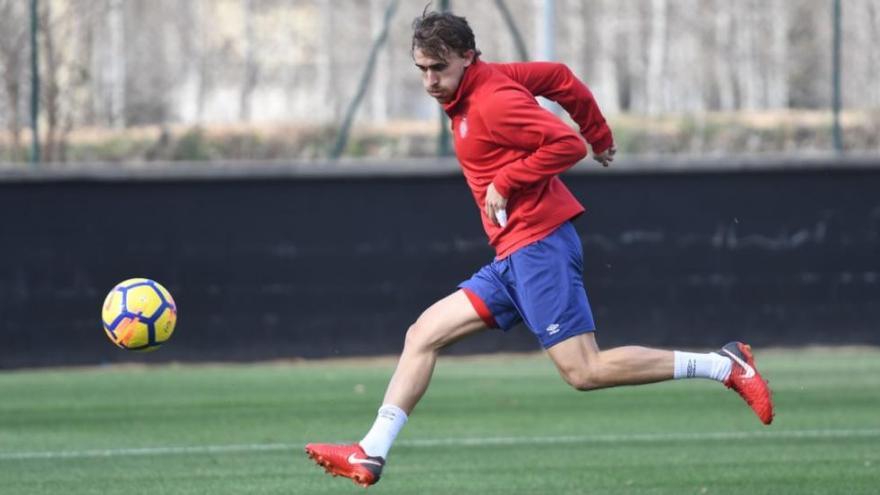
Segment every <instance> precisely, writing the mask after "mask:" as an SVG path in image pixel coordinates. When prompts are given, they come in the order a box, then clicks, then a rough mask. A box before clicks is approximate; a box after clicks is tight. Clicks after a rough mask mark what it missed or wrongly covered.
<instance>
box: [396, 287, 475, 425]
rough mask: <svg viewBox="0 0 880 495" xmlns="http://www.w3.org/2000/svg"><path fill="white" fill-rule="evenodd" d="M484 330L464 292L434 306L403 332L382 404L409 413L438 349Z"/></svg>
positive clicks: (432, 368) (422, 392)
mask: <svg viewBox="0 0 880 495" xmlns="http://www.w3.org/2000/svg"><path fill="white" fill-rule="evenodd" d="M485 329H486V325H485V324H484V323H483V320H482V319H480V316H479V315H478V314H477V311H476V310H475V309H474V307H473V306H472V305H471V302H470V301H469V300H468V298H467V296H465V294H464V292H462V291H460V290H459V291H456V292H455V293H453V294H451V295H449V296H447V297H445V298H443V299H441V300H440V301H437V302H436V303H434V304H433V305H432V306H431V307H430V308H428V309H427V310H425V312H424V313H422V315H421V316H419V318H418V320H416V322H415V323H414V324H413V325H412V326H410V327H409V330H408V331H407V332H406V342H405V343H404V347H403V352H402V353H401V355H400V361H398V363H397V369H396V370H395V371H394V376H393V377H392V378H391V382H390V383H389V384H388V389H387V390H386V391H385V399H384V401H383V404H394V405H396V406H397V407H399V408H401V409H403V410H404V411H405V412H406V413H407V414H410V413H411V412H412V410H413V408H415V406H416V404H417V403H418V402H419V399H421V398H422V395H424V393H425V390H427V388H428V384H429V383H430V381H431V375H432V374H433V372H434V363H435V362H436V361H437V355H438V353H439V352H440V349H443V348H444V347H446V346H448V345H450V344H452V343H454V342H456V341H458V340H460V339H462V338H464V337H466V336H468V335H471V334H473V333H476V332H479V331H481V330H485Z"/></svg>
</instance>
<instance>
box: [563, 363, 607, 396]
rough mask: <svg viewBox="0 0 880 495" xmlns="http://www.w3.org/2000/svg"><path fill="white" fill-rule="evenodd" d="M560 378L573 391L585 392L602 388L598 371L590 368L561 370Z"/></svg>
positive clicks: (581, 367)
mask: <svg viewBox="0 0 880 495" xmlns="http://www.w3.org/2000/svg"><path fill="white" fill-rule="evenodd" d="M561 374H562V378H563V379H565V381H566V383H568V384H569V385H571V386H572V388H574V389H575V390H580V391H582V392H586V391H589V390H596V389H598V388H602V387H603V385H602V380H601V375H600V373H599V370H597V369H596V368H595V367H591V366H579V367H572V368H567V369H564V370H561Z"/></svg>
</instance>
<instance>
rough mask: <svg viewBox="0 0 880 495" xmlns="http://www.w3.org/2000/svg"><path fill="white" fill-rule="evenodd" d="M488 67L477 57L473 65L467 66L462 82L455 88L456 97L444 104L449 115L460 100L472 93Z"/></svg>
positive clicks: (484, 75)
mask: <svg viewBox="0 0 880 495" xmlns="http://www.w3.org/2000/svg"><path fill="white" fill-rule="evenodd" d="M488 69H489V66H488V65H486V64H485V63H483V62H481V61H480V59H475V60H474V62H473V63H472V64H471V65H469V66H467V68H466V69H465V70H464V74H463V75H462V76H461V82H459V83H458V89H457V90H455V97H454V98H452V100H450V101H449V102H448V103H444V104H443V110H444V111H446V113H447V115H450V114H452V113H454V112H455V107H456V106H458V104H459V102H461V100H463V99H465V98H466V97H467V96H468V95H469V94H471V93H472V92H473V90H474V88H476V87H477V86H478V84H479V82H480V81H482V80H483V79H485V77H486V73H487V71H488Z"/></svg>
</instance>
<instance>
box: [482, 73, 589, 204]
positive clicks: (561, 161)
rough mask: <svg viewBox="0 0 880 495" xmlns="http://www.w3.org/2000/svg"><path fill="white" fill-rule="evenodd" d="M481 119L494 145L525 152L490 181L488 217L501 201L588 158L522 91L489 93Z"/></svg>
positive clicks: (582, 146) (567, 129)
mask: <svg viewBox="0 0 880 495" xmlns="http://www.w3.org/2000/svg"><path fill="white" fill-rule="evenodd" d="M480 114H481V117H482V119H483V122H484V124H485V126H486V129H487V131H488V133H489V135H490V136H491V138H492V140H493V141H495V143H496V144H498V145H499V146H502V147H504V148H511V149H518V150H523V151H525V152H526V153H525V154H524V155H523V157H522V158H520V159H517V160H515V161H513V162H511V163H509V164H507V165H505V166H504V167H503V168H502V169H501V170H500V171H499V172H498V174H497V175H496V176H495V178H494V179H493V180H492V187H491V188H490V189H489V191H487V198H486V199H487V205H486V207H487V214H489V215H490V218H492V216H491V213H492V211H490V210H496V209H501V208H503V203H504V202H505V201H506V199H509V198H510V197H511V195H513V194H515V193H516V192H517V191H518V190H520V189H523V188H526V187H529V186H531V185H533V184H536V183H539V182H541V181H544V180H546V179H547V178H549V177H551V176H554V175H558V174H560V173H562V172H564V171H565V170H567V169H569V168H571V167H572V166H574V164H576V163H577V162H579V161H580V160H582V159H583V158H584V157H585V156H586V154H587V148H586V145H585V144H584V141H583V140H582V139H581V138H580V136H578V134H577V133H576V132H575V131H574V130H573V129H572V128H571V127H569V126H568V125H567V124H566V123H565V122H563V121H562V120H560V119H559V118H558V117H557V116H555V115H553V114H552V113H550V112H547V111H546V110H544V109H543V108H541V107H540V106H539V105H538V103H537V102H536V101H535V99H534V98H532V97H531V96H529V95H528V94H527V93H525V92H524V91H522V90H518V89H502V90H500V91H496V92H494V93H492V94H491V95H489V96H488V97H487V98H486V100H485V102H484V103H483V104H482V105H481V107H480ZM495 193H497V195H498V197H496V195H495Z"/></svg>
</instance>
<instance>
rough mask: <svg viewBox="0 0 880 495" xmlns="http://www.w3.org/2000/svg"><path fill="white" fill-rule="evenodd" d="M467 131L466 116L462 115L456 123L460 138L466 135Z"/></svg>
mask: <svg viewBox="0 0 880 495" xmlns="http://www.w3.org/2000/svg"><path fill="white" fill-rule="evenodd" d="M467 133H468V125H467V117H462V118H461V122H459V124H458V134H459V136H461V138H462V139H464V138H465V137H467Z"/></svg>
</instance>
